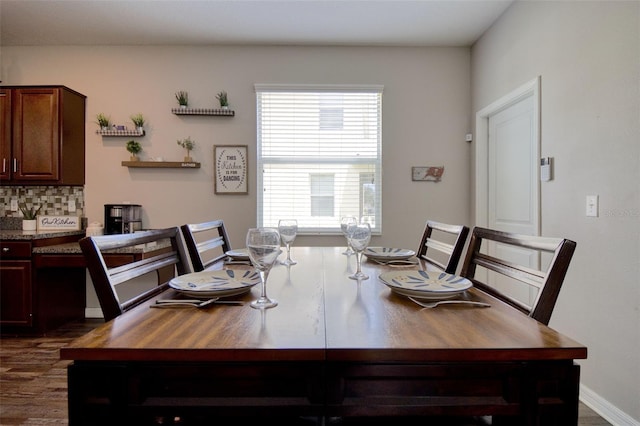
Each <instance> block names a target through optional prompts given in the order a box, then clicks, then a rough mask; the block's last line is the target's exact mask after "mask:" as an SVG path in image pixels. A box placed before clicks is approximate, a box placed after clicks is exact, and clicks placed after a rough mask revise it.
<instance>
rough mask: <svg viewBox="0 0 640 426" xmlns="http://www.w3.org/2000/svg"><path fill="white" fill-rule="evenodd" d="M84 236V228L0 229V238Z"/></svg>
mask: <svg viewBox="0 0 640 426" xmlns="http://www.w3.org/2000/svg"><path fill="white" fill-rule="evenodd" d="M77 235H79V236H82V237H84V236H85V230H84V229H79V230H73V231H23V230H14V229H0V240H15V241H32V240H42V239H46V238H56V237H67V236H77Z"/></svg>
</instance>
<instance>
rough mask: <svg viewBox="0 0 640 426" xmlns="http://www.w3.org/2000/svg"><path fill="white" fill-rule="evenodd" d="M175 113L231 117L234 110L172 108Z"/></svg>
mask: <svg viewBox="0 0 640 426" xmlns="http://www.w3.org/2000/svg"><path fill="white" fill-rule="evenodd" d="M171 112H172V113H173V114H175V115H217V116H221V117H233V116H235V115H236V112H235V111H234V110H232V109H222V108H172V109H171Z"/></svg>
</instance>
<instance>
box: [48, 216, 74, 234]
mask: <svg viewBox="0 0 640 426" xmlns="http://www.w3.org/2000/svg"><path fill="white" fill-rule="evenodd" d="M78 229H80V217H79V216H38V231H40V230H48V231H75V230H78Z"/></svg>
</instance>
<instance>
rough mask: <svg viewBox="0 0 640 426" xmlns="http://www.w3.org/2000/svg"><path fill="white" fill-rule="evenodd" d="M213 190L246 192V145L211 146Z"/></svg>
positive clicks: (221, 192) (222, 192)
mask: <svg viewBox="0 0 640 426" xmlns="http://www.w3.org/2000/svg"><path fill="white" fill-rule="evenodd" d="M213 169H214V170H213V176H214V192H215V193H216V194H248V193H249V191H248V186H247V185H248V184H247V172H248V159H247V145H214V146H213Z"/></svg>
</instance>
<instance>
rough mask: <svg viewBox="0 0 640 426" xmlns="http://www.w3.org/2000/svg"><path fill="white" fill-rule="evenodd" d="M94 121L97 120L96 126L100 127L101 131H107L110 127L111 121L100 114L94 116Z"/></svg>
mask: <svg viewBox="0 0 640 426" xmlns="http://www.w3.org/2000/svg"><path fill="white" fill-rule="evenodd" d="M96 120H98V126H100V129H101V130H109V127H110V126H111V119H110V118H109V117H107V116H106V115H104V114H103V113H100V114H98V115H96Z"/></svg>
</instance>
